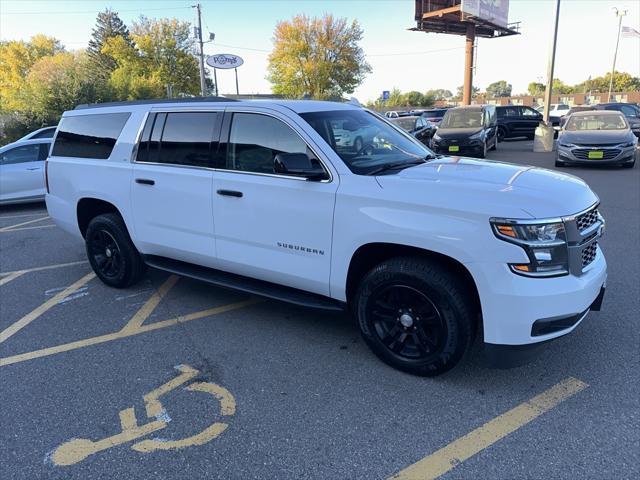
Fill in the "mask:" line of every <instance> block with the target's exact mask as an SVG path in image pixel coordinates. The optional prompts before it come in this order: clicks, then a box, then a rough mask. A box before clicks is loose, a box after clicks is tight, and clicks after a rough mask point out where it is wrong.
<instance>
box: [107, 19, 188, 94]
mask: <svg viewBox="0 0 640 480" xmlns="http://www.w3.org/2000/svg"><path fill="white" fill-rule="evenodd" d="M131 39H132V40H133V45H132V44H131V43H129V42H128V41H127V40H126V39H125V38H124V37H123V36H115V37H112V38H109V39H107V41H106V42H105V46H104V47H103V48H102V53H103V54H105V55H108V56H109V57H110V58H112V59H113V61H114V62H115V64H116V68H115V69H114V70H113V72H112V73H111V77H110V79H109V84H110V86H111V87H112V88H113V89H114V92H115V95H116V97H117V98H119V99H122V100H133V99H139V98H159V97H164V96H166V95H167V91H172V92H173V94H174V95H197V94H198V92H199V91H200V80H199V71H198V64H197V62H196V59H195V58H194V56H193V55H192V49H193V40H192V39H191V38H190V37H189V23H188V22H182V21H179V20H176V19H160V20H156V19H148V18H146V17H141V18H140V20H139V21H138V22H134V24H133V25H132V28H131Z"/></svg>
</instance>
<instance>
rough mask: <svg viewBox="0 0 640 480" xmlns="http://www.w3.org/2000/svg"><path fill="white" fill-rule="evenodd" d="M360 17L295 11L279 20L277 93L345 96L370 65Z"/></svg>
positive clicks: (273, 73)
mask: <svg viewBox="0 0 640 480" xmlns="http://www.w3.org/2000/svg"><path fill="white" fill-rule="evenodd" d="M362 34H363V32H362V29H361V28H360V25H359V24H358V22H357V21H355V20H354V21H353V22H351V23H350V24H349V23H348V22H347V19H345V18H335V17H334V16H333V15H324V16H323V17H322V18H317V17H313V18H310V17H307V16H306V15H297V16H295V17H294V18H293V19H291V20H290V21H282V22H279V23H278V24H277V25H276V29H275V32H274V36H273V43H274V47H273V51H272V52H271V54H270V55H269V67H268V69H269V74H268V77H267V78H268V80H269V81H270V82H271V83H273V93H276V94H281V95H285V96H287V97H290V98H302V97H304V96H310V97H312V98H318V99H328V98H341V97H342V95H343V94H345V93H352V92H353V91H354V90H355V88H356V87H357V86H358V85H360V84H361V83H362V81H363V80H364V77H365V75H366V74H367V73H369V72H370V71H371V67H370V66H369V64H368V63H367V62H366V61H365V58H364V52H363V51H362V48H360V46H359V44H358V42H360V40H362Z"/></svg>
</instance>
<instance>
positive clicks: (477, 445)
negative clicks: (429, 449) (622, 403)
mask: <svg viewBox="0 0 640 480" xmlns="http://www.w3.org/2000/svg"><path fill="white" fill-rule="evenodd" d="M588 386H589V385H587V384H586V383H584V382H581V381H580V380H578V379H575V378H572V377H569V378H566V379H565V380H563V381H561V382H560V383H557V384H556V385H554V386H553V387H551V388H550V389H548V390H545V391H544V392H542V393H541V394H540V395H536V396H535V397H533V398H532V399H530V400H528V401H526V402H524V403H521V404H520V405H518V406H517V407H515V408H513V409H511V410H509V411H508V412H505V413H503V414H502V415H500V416H498V417H496V418H494V419H493V420H490V421H489V422H487V423H485V424H484V425H482V426H481V427H478V428H476V429H475V430H473V431H472V432H469V433H468V434H466V435H465V436H463V437H460V438H458V439H457V440H455V441H453V442H451V443H450V444H449V445H447V446H445V447H443V448H441V449H440V450H438V451H437V452H435V453H432V454H431V455H429V456H428V457H425V458H423V459H422V460H420V461H418V462H416V463H414V464H413V465H411V466H409V467H407V468H405V469H404V470H402V471H400V472H399V473H397V474H396V475H394V476H393V477H391V478H393V479H397V480H418V479H419V480H429V479H434V478H438V477H439V476H441V475H444V474H445V473H447V472H448V471H449V470H452V469H453V468H455V467H456V466H457V465H458V464H460V463H462V462H464V461H465V460H468V459H469V458H471V457H472V456H474V455H475V454H477V453H479V452H481V451H482V450H484V449H485V448H487V447H490V446H491V445H493V444H494V443H496V442H497V441H499V440H501V439H502V438H504V437H506V436H507V435H509V434H510V433H513V432H515V431H516V430H518V429H519V428H520V427H523V426H524V425H526V424H528V423H529V422H531V421H532V420H535V419H536V418H538V417H539V416H540V415H542V414H543V413H546V412H548V411H549V410H551V409H552V408H554V407H556V406H558V405H559V404H560V403H562V402H563V401H565V400H567V399H568V398H570V397H572V396H573V395H575V394H576V393H578V392H580V391H581V390H584V389H585V388H587V387H588Z"/></svg>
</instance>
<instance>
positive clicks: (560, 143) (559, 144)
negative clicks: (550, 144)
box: [558, 142, 575, 148]
mask: <svg viewBox="0 0 640 480" xmlns="http://www.w3.org/2000/svg"><path fill="white" fill-rule="evenodd" d="M558 146H559V147H563V148H574V147H575V145H574V144H573V143H563V142H558Z"/></svg>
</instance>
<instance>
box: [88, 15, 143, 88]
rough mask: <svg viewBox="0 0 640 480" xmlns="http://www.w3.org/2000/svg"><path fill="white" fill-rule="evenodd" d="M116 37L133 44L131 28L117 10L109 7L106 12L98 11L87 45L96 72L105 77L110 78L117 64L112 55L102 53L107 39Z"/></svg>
mask: <svg viewBox="0 0 640 480" xmlns="http://www.w3.org/2000/svg"><path fill="white" fill-rule="evenodd" d="M114 37H122V38H123V40H124V41H125V42H126V43H128V44H129V45H130V46H133V41H132V40H131V37H130V35H129V29H128V28H127V27H126V25H125V24H124V22H123V21H122V20H121V19H120V17H119V16H118V13H117V12H114V11H113V10H111V9H109V8H107V9H106V10H105V11H104V12H100V13H98V17H97V18H96V26H95V27H94V28H93V31H92V33H91V39H90V40H89V45H88V47H87V54H88V55H89V59H90V60H91V63H92V64H93V65H94V69H95V70H94V71H95V74H96V75H98V76H99V77H101V78H104V79H106V78H108V77H109V75H110V74H111V72H112V71H113V70H115V68H116V66H117V65H116V62H115V60H114V59H113V58H112V57H110V56H108V55H105V54H104V53H102V49H103V48H104V46H105V44H106V42H107V40H109V39H111V38H114Z"/></svg>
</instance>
